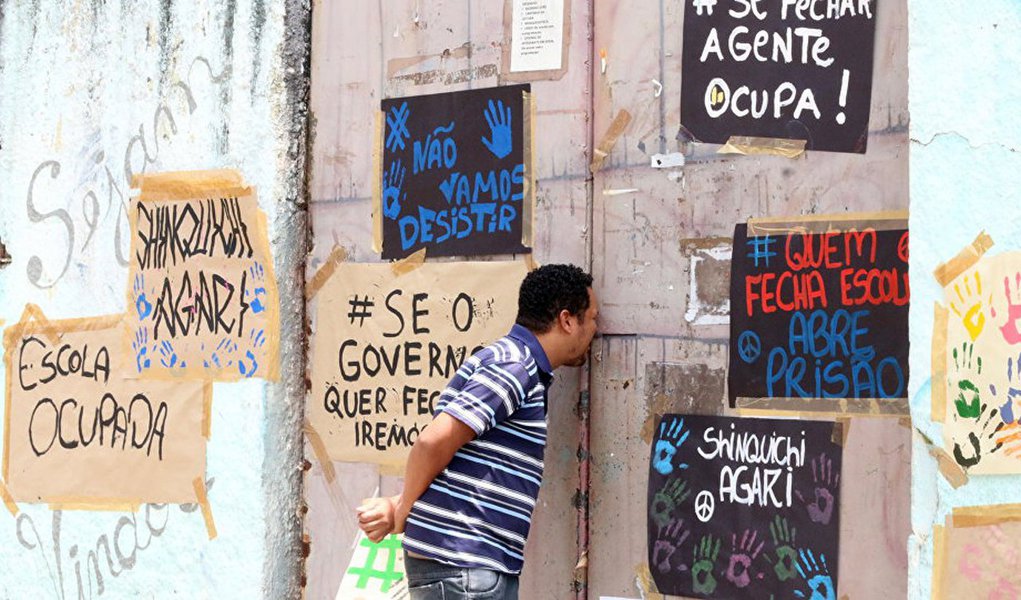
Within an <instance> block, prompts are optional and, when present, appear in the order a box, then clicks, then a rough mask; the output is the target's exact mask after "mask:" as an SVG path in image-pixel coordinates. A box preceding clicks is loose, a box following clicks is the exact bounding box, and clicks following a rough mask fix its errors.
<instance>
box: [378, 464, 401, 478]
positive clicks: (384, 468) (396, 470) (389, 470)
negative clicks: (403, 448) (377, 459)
mask: <svg viewBox="0 0 1021 600" xmlns="http://www.w3.org/2000/svg"><path fill="white" fill-rule="evenodd" d="M379 474H380V475H390V476H393V477H402V476H404V465H392V464H389V463H383V464H381V465H379Z"/></svg>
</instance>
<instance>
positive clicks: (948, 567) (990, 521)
mask: <svg viewBox="0 0 1021 600" xmlns="http://www.w3.org/2000/svg"><path fill="white" fill-rule="evenodd" d="M962 513H968V514H962ZM979 513H981V514H979ZM972 515H974V516H972ZM1018 516H1019V515H1018V507H1017V506H1016V505H1014V506H1010V505H1003V506H995V505H994V506H969V507H967V508H964V509H955V510H954V514H953V516H952V517H947V526H946V527H945V528H940V527H937V528H935V532H934V543H933V582H932V597H933V598H934V599H936V600H957V599H958V598H1003V599H1007V598H1018V597H1021V572H1019V571H1018V566H1019V565H1021V549H1019V548H1018V543H1017V540H1018V536H1021V522H1019V521H1018V520H1017V519H1018ZM969 521H975V523H974V524H972V523H970V522H969Z"/></svg>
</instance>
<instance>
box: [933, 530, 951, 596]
mask: <svg viewBox="0 0 1021 600" xmlns="http://www.w3.org/2000/svg"><path fill="white" fill-rule="evenodd" d="M948 520H949V517H948ZM946 552H947V528H946V527H944V526H942V525H933V526H932V597H933V598H934V599H936V600H942V599H943V577H944V576H945V575H946V571H947V554H946Z"/></svg>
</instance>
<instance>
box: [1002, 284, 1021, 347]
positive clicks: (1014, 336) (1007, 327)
mask: <svg viewBox="0 0 1021 600" xmlns="http://www.w3.org/2000/svg"><path fill="white" fill-rule="evenodd" d="M1003 294H1004V296H1006V300H1007V321H1006V322H1005V323H1004V324H1003V325H1002V326H1001V327H1000V333H1001V334H1003V339H1004V340H1006V342H1007V343H1008V344H1021V330H1019V329H1018V321H1021V273H1015V274H1014V290H1013V291H1011V289H1010V277H1009V276H1008V277H1004V278H1003Z"/></svg>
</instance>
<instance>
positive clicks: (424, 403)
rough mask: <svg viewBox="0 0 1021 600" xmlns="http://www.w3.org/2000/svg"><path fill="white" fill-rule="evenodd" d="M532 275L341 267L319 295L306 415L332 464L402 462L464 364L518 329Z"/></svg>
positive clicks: (485, 269) (518, 266)
mask: <svg viewBox="0 0 1021 600" xmlns="http://www.w3.org/2000/svg"><path fill="white" fill-rule="evenodd" d="M526 270H527V269H526V266H525V264H524V262H521V261H515V262H485V263H464V262H457V263H424V264H421V265H419V266H418V267H416V268H413V269H411V270H410V271H405V272H403V273H397V272H395V269H394V268H393V266H392V265H389V264H352V263H340V264H339V265H337V266H336V269H335V270H334V271H333V273H332V274H331V275H330V277H329V279H327V281H326V282H325V283H324V284H323V287H322V288H321V289H320V290H319V292H318V293H317V294H316V296H315V308H314V311H315V325H314V331H313V334H312V343H311V346H312V375H311V379H312V383H311V391H310V397H309V401H308V408H307V410H308V414H309V421H310V423H311V425H312V427H313V428H314V429H315V430H316V431H317V432H318V434H319V436H320V437H321V438H322V440H323V443H324V445H325V447H326V449H327V453H328V454H329V456H330V458H332V459H333V460H341V461H349V462H371V463H380V464H387V465H395V466H399V465H403V464H404V461H405V460H406V458H407V453H408V451H409V450H410V447H411V445H412V444H413V443H414V441H415V440H416V439H417V437H418V435H419V433H420V432H421V430H422V428H423V427H425V426H426V425H428V424H429V422H430V421H431V420H432V410H433V404H434V402H435V400H436V398H437V397H438V396H439V394H440V392H441V391H442V390H443V388H444V387H445V386H446V384H447V382H448V381H449V379H450V378H451V377H452V376H453V375H454V373H455V372H456V370H457V369H458V368H459V367H460V366H461V363H462V362H464V360H465V359H466V358H467V357H469V356H471V354H473V353H474V352H475V350H476V349H478V348H480V347H482V346H484V345H486V344H488V343H490V342H492V341H494V340H496V339H497V338H499V337H501V336H503V335H505V334H506V333H507V332H508V331H509V330H510V328H511V325H513V323H514V318H515V315H516V313H517V298H518V288H519V287H520V285H521V281H522V279H524V276H525V273H526Z"/></svg>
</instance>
